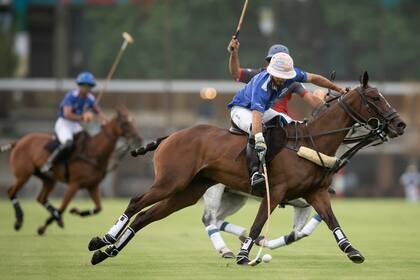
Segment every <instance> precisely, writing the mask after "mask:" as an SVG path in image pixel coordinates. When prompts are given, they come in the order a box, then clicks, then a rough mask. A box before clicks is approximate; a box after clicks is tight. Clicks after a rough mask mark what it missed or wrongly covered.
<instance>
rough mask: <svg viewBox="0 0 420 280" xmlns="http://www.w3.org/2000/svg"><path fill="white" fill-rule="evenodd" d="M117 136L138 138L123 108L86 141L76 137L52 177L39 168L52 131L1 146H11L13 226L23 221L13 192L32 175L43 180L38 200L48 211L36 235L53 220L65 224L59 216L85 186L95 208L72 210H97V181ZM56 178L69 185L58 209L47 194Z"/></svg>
mask: <svg viewBox="0 0 420 280" xmlns="http://www.w3.org/2000/svg"><path fill="white" fill-rule="evenodd" d="M120 136H123V137H125V138H128V139H132V138H137V139H140V138H139V136H138V133H137V131H136V129H135V128H134V126H133V124H132V122H131V121H130V120H129V119H128V111H127V109H125V108H119V109H118V110H117V114H116V116H115V117H114V118H113V119H112V120H111V121H109V122H108V123H107V124H106V125H104V126H102V129H101V131H100V132H99V133H98V134H96V135H95V136H93V137H89V136H87V137H85V140H83V139H81V138H83V137H77V138H76V139H75V146H76V147H75V150H74V152H72V155H71V156H70V159H69V160H68V161H67V162H64V163H63V162H61V163H58V164H56V165H55V166H54V169H53V175H52V176H48V175H46V174H43V173H41V172H40V171H39V169H40V168H41V166H42V165H43V164H44V162H45V161H46V160H47V158H48V156H49V152H48V151H47V150H46V149H45V146H46V145H47V143H49V142H51V141H52V139H53V137H52V135H51V134H47V133H30V134H28V135H26V136H24V137H22V138H21V139H20V140H18V141H16V142H15V143H13V144H8V145H5V146H3V148H2V151H6V150H10V149H12V152H11V156H10V166H11V168H12V172H13V175H14V176H15V178H16V180H15V183H14V184H13V185H12V186H11V187H10V188H9V189H8V195H9V198H10V200H11V201H12V203H13V207H14V209H15V216H16V222H15V225H14V227H15V229H16V230H19V229H20V228H21V226H22V223H23V210H22V208H21V207H20V204H19V201H18V199H17V196H16V195H17V193H18V192H19V190H20V189H21V188H22V187H23V186H24V185H25V183H26V182H27V181H28V180H29V178H30V177H31V176H32V175H35V176H37V177H38V178H40V179H41V181H42V189H41V192H40V193H39V195H38V197H37V201H38V202H39V203H41V204H42V205H43V206H44V207H45V208H46V209H47V210H48V212H49V213H50V214H51V217H50V218H49V219H48V220H47V221H46V223H45V225H44V226H41V227H40V228H39V229H38V233H39V234H43V233H44V232H45V229H46V228H47V226H48V225H49V224H51V222H53V221H54V220H56V221H57V223H58V225H59V226H60V227H63V226H64V224H63V221H62V217H61V215H62V213H63V212H64V211H65V209H66V207H67V205H68V204H69V202H70V200H71V199H72V198H73V196H74V195H75V194H76V192H77V191H78V190H79V189H86V190H87V191H88V192H89V196H90V197H91V199H92V200H93V202H94V203H95V208H94V209H92V210H85V211H80V210H78V209H77V208H74V209H72V210H71V212H72V213H73V214H77V215H80V216H83V217H84V216H89V215H93V214H97V213H99V212H100V211H101V208H102V206H101V201H100V191H99V183H100V182H101V181H102V179H103V178H104V177H105V175H106V173H107V166H108V161H109V159H110V156H111V154H112V152H113V151H114V148H115V145H116V143H117V140H118V138H119V137H120ZM57 181H61V182H65V183H67V184H68V188H67V189H66V192H65V194H64V198H63V200H62V202H61V205H60V207H59V208H58V209H57V208H55V207H54V206H53V205H51V204H50V202H49V201H48V196H49V194H50V193H51V191H52V190H53V188H54V185H55V184H56V182H57Z"/></svg>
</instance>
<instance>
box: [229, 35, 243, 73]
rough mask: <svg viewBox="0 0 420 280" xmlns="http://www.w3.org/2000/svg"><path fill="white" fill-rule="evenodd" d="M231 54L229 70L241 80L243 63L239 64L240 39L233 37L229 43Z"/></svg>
mask: <svg viewBox="0 0 420 280" xmlns="http://www.w3.org/2000/svg"><path fill="white" fill-rule="evenodd" d="M228 51H229V52H230V56H229V72H230V74H231V75H232V77H233V79H235V80H239V78H240V75H241V65H240V64H239V52H238V51H239V41H238V39H236V38H232V40H230V42H229V45H228Z"/></svg>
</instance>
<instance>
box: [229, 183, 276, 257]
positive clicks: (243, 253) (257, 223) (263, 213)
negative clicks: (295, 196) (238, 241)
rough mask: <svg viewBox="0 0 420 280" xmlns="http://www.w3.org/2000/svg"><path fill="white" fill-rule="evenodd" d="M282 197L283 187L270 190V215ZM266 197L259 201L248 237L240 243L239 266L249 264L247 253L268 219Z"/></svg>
mask: <svg viewBox="0 0 420 280" xmlns="http://www.w3.org/2000/svg"><path fill="white" fill-rule="evenodd" d="M283 197H284V191H283V186H280V185H277V186H274V187H273V188H271V189H270V213H272V212H273V211H274V209H276V207H277V206H278V205H279V203H280V201H281V200H282V199H283ZM267 208H268V205H267V196H266V197H264V199H263V200H262V201H261V204H260V208H259V209H258V213H257V216H256V217H255V220H254V223H253V224H252V227H251V231H250V233H249V237H247V238H246V239H245V241H244V242H243V243H242V246H241V250H240V251H239V253H238V255H237V256H236V263H237V264H241V265H247V264H248V263H249V261H250V260H249V258H248V256H249V252H250V251H251V248H252V246H253V245H254V243H255V240H256V239H257V238H258V236H259V235H260V233H261V231H262V229H263V227H264V224H265V223H266V221H267V218H268V212H267Z"/></svg>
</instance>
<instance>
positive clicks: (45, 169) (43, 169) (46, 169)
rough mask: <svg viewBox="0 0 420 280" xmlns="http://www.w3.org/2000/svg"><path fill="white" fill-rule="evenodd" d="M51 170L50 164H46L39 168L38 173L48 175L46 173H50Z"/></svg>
mask: <svg viewBox="0 0 420 280" xmlns="http://www.w3.org/2000/svg"><path fill="white" fill-rule="evenodd" d="M52 168H53V165H52V164H51V163H49V162H47V163H45V164H44V165H43V166H42V167H41V169H40V171H41V173H46V174H48V173H51V171H52Z"/></svg>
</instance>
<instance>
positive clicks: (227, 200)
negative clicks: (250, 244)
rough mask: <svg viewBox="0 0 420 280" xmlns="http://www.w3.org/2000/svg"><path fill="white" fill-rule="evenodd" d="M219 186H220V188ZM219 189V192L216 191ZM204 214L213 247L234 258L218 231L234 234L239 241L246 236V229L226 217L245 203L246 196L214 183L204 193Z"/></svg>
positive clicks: (226, 256) (225, 255) (227, 256)
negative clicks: (230, 221)
mask: <svg viewBox="0 0 420 280" xmlns="http://www.w3.org/2000/svg"><path fill="white" fill-rule="evenodd" d="M220 186H221V188H220ZM218 188H219V189H221V192H222V193H221V194H220V195H218V193H217V192H216V191H218ZM203 197H204V205H205V209H204V214H203V223H204V225H205V226H206V230H207V233H208V235H209V237H210V240H211V242H212V243H213V246H214V248H215V249H216V250H217V251H218V252H219V253H220V254H221V255H222V257H223V258H235V255H234V254H233V252H232V251H231V250H230V249H229V248H228V247H227V245H226V243H225V242H224V240H223V238H222V235H221V234H220V232H219V231H225V232H227V233H231V234H234V235H236V236H238V237H239V239H240V240H241V241H243V240H245V239H246V237H247V233H246V229H245V228H243V227H241V226H238V225H234V224H231V223H229V222H228V221H226V220H225V219H226V217H228V216H230V215H232V214H234V213H236V212H237V211H238V210H239V209H241V208H242V206H243V205H244V204H245V202H246V200H247V197H246V196H243V195H240V194H236V193H232V192H229V191H228V190H226V189H225V186H224V185H221V184H220V185H216V186H213V187H211V188H210V189H208V190H207V192H206V193H205V194H204V196H203Z"/></svg>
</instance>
